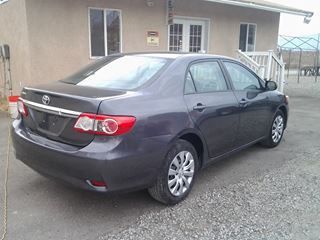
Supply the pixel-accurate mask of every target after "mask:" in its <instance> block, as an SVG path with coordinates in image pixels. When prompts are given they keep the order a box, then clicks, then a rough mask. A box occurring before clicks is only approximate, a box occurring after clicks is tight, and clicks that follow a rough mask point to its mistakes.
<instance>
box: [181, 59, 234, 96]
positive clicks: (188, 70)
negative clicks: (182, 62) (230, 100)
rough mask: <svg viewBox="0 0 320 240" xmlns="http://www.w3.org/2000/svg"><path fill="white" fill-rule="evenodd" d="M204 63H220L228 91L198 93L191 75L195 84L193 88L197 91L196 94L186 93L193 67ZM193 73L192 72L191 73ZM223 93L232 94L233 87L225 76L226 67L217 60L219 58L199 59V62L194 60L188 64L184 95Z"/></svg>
mask: <svg viewBox="0 0 320 240" xmlns="http://www.w3.org/2000/svg"><path fill="white" fill-rule="evenodd" d="M202 62H216V63H218V65H219V68H220V70H221V73H222V76H223V79H224V81H225V82H226V86H227V89H226V90H219V91H207V92H198V90H197V88H196V85H195V83H194V80H193V76H192V74H191V79H192V83H193V87H194V89H195V92H194V93H186V83H187V75H188V73H189V72H190V68H191V67H192V65H194V64H197V63H202ZM190 73H191V72H190ZM221 92H232V86H231V85H230V83H229V79H228V76H227V75H226V74H225V69H224V66H223V64H222V63H221V61H220V59H217V58H207V59H200V60H199V59H198V60H194V61H192V62H190V63H189V64H188V67H187V69H186V72H185V76H184V85H183V95H192V94H207V93H221Z"/></svg>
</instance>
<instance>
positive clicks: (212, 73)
mask: <svg viewBox="0 0 320 240" xmlns="http://www.w3.org/2000/svg"><path fill="white" fill-rule="evenodd" d="M189 72H190V76H189V77H190V78H191V79H192V80H193V82H194V85H195V89H196V91H197V92H198V93H205V92H217V91H226V90H227V89H228V87H227V83H226V81H225V79H224V76H223V73H222V71H221V68H220V66H219V64H218V62H200V63H195V64H193V65H192V66H191V67H190V70H189ZM187 80H188V78H187ZM189 82H190V81H189ZM187 83H188V81H187Z"/></svg>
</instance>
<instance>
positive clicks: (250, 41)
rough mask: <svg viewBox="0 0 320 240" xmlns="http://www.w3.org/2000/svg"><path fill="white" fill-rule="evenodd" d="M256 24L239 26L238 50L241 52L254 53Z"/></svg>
mask: <svg viewBox="0 0 320 240" xmlns="http://www.w3.org/2000/svg"><path fill="white" fill-rule="evenodd" d="M256 31H257V25H256V24H250V23H249V24H248V23H243V24H240V39H239V49H240V50H241V51H243V52H253V51H255V47H256V46H255V45H256Z"/></svg>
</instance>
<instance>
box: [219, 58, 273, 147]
mask: <svg viewBox="0 0 320 240" xmlns="http://www.w3.org/2000/svg"><path fill="white" fill-rule="evenodd" d="M224 66H225V68H226V70H227V75H228V77H229V79H230V82H231V84H232V87H233V89H234V93H235V95H236V97H237V100H238V101H239V106H240V108H241V113H240V125H239V134H238V138H237V141H236V145H237V146H242V145H244V144H247V143H250V142H252V141H255V140H257V139H259V138H261V137H264V136H265V134H266V133H267V128H268V127H269V122H270V119H271V118H272V116H271V115H272V109H271V105H270V103H269V100H268V93H267V92H266V91H265V90H264V87H263V86H262V82H261V80H260V79H259V77H258V76H256V75H255V74H254V73H253V72H252V71H251V70H249V69H248V68H247V67H245V66H244V65H242V64H240V63H238V62H234V61H224Z"/></svg>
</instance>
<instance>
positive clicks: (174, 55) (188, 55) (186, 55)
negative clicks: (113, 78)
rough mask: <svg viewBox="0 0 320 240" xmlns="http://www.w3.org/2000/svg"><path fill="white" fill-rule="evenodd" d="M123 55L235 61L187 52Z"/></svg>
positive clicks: (219, 56)
mask: <svg viewBox="0 0 320 240" xmlns="http://www.w3.org/2000/svg"><path fill="white" fill-rule="evenodd" d="M123 55H131V56H148V57H159V58H167V59H178V58H179V59H186V58H188V59H193V60H195V59H208V58H215V59H229V60H235V59H233V58H230V57H227V56H222V55H214V54H206V53H187V52H136V53H124V54H123Z"/></svg>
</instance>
